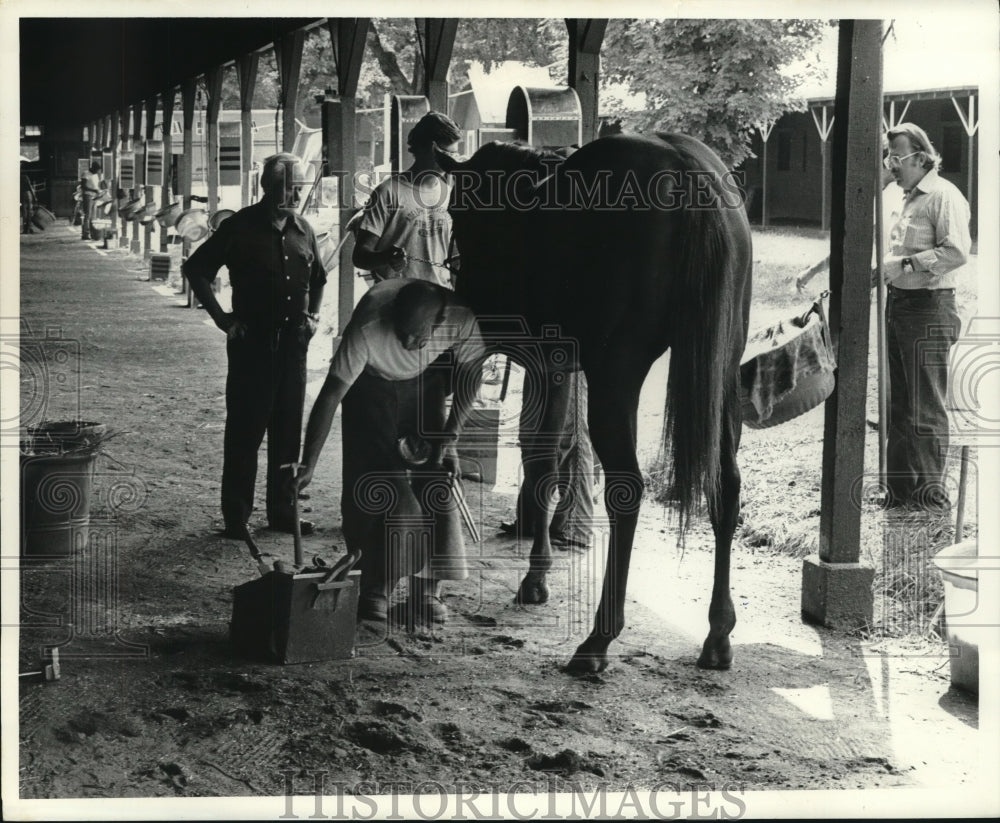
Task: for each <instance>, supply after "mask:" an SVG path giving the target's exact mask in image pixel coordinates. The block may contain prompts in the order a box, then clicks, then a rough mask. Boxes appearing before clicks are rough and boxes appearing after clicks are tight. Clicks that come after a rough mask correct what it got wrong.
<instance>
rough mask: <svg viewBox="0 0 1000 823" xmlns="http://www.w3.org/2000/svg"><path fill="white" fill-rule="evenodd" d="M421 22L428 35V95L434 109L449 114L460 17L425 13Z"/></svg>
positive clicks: (425, 79) (426, 42) (425, 51)
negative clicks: (451, 70)
mask: <svg viewBox="0 0 1000 823" xmlns="http://www.w3.org/2000/svg"><path fill="white" fill-rule="evenodd" d="M420 26H421V29H422V30H423V39H424V96H425V97H426V98H427V101H428V103H429V104H430V107H431V111H439V112H441V113H442V114H448V66H449V65H450V64H451V53H452V51H453V50H454V48H455V34H456V33H457V32H458V20H457V19H456V18H453V17H425V18H423V19H422V20H421V21H420Z"/></svg>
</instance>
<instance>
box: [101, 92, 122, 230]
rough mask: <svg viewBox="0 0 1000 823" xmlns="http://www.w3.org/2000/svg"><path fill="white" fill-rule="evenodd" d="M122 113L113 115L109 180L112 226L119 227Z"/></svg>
mask: <svg viewBox="0 0 1000 823" xmlns="http://www.w3.org/2000/svg"><path fill="white" fill-rule="evenodd" d="M121 122H122V120H121V113H120V112H117V111H116V112H115V113H114V114H112V115H111V169H112V178H111V180H109V181H108V190H109V191H110V192H111V228H112V229H116V230H117V228H118V179H119V173H118V158H119V156H120V151H119V146H118V141H119V139H120V137H119V132H120V129H121ZM104 245H105V246H107V245H108V239H107V237H105V238H104ZM118 245H119V239H118V238H117V237H116V238H115V248H117V247H118Z"/></svg>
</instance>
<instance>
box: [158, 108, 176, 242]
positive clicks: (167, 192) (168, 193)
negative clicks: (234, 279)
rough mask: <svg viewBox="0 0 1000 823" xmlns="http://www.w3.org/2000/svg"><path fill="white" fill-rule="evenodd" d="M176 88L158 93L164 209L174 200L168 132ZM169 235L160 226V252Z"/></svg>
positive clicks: (171, 121)
mask: <svg viewBox="0 0 1000 823" xmlns="http://www.w3.org/2000/svg"><path fill="white" fill-rule="evenodd" d="M176 96H177V90H176V89H174V88H169V89H166V90H165V91H163V93H162V94H160V99H161V101H162V104H163V192H162V195H161V197H160V208H161V209H165V208H167V207H168V206H169V205H170V204H171V203H173V202H174V192H173V189H174V179H173V170H174V164H173V154H172V142H173V138H172V135H171V134H170V132H171V131H173V126H174V100H175V98H176ZM169 235H170V228H169V226H161V227H160V252H161V253H166V251H167V238H168V236H169Z"/></svg>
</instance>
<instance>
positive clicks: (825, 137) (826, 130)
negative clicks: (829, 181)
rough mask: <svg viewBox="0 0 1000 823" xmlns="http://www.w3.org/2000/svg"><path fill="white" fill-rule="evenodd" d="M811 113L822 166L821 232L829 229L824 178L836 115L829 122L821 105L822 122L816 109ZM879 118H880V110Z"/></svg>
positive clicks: (824, 105)
mask: <svg viewBox="0 0 1000 823" xmlns="http://www.w3.org/2000/svg"><path fill="white" fill-rule="evenodd" d="M811 112H812V117H813V123H815V124H816V131H817V132H819V150H820V155H821V157H822V166H821V171H820V209H821V213H822V216H821V218H820V228H821V229H823V231H826V230H827V229H829V228H830V206H829V204H828V203H827V197H826V177H827V174H826V171H827V169H828V168H829V165H830V153H829V151H828V146H829V143H828V141H829V138H830V132H831V130H832V129H833V125H834V123H835V122H836V120H837V117H836V113H834V116H833V117H832V118H830V119H829V120H828V119H827V116H826V114H827V107H826V104H823V119H822V122H820V119H819V118H818V117H816V109H811ZM835 112H836V110H835ZM879 116H880V117H881V109H880V114H879Z"/></svg>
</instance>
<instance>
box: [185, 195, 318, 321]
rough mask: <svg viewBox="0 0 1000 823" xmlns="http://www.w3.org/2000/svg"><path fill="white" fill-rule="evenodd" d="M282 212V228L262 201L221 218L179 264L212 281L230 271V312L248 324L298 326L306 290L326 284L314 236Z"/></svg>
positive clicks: (305, 305) (294, 216)
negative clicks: (272, 218) (212, 231)
mask: <svg viewBox="0 0 1000 823" xmlns="http://www.w3.org/2000/svg"><path fill="white" fill-rule="evenodd" d="M283 213H284V214H286V215H287V218H286V220H285V226H284V229H283V230H280V229H278V228H277V227H276V226H275V225H274V223H273V222H272V220H271V215H270V213H269V211H268V208H267V205H266V204H265V203H263V202H261V203H257V204H255V205H253V206H247V207H246V208H245V209H241V210H240V211H238V212H237V213H236V214H234V215H233V216H232V217H230V218H229V219H227V220H225V221H224V222H223V223H222V224H221V225H220V226H219V228H218V230H217V231H215V232H214V233H213V234H212V236H211V237H209V238H208V240H206V241H205V242H204V243H203V244H202V245H201V246H200V247H199V248H198V249H197V250H196V251H195V252H194V254H192V255H191V257H190V258H189V259H188V261H187V262H186V263H185V264H184V268H183V271H184V275H185V276H186V277H187V278H188V279H189V280H190V279H191V278H192V277H199V278H202V279H204V280H206V281H208V282H212V281H213V280H215V278H216V275H217V274H218V272H219V268H220V267H221V266H226V267H227V268H228V269H229V281H230V283H231V284H232V287H233V314H234V315H235V316H236V319H237V320H240V321H242V322H244V323H246V324H247V325H248V326H251V327H253V326H278V325H281V324H283V323H285V322H286V321H291V322H293V323H296V324H298V323H299V322H300V321H301V320H302V319H303V315H304V313H305V312H306V311H308V301H309V289H310V288H312V287H314V286H318V285H321V284H324V283H326V270H325V269H324V268H323V264H322V262H321V260H320V255H319V249H318V247H317V246H316V236H315V235H314V234H313V230H312V227H310V225H309V224H308V223H307V222H306V221H305V219H304V218H302V217H301V215H299V214H297V213H294V212H290V211H289V212H283Z"/></svg>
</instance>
